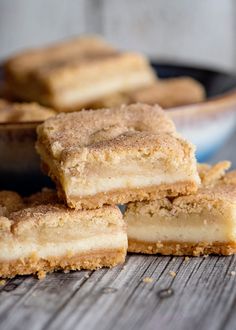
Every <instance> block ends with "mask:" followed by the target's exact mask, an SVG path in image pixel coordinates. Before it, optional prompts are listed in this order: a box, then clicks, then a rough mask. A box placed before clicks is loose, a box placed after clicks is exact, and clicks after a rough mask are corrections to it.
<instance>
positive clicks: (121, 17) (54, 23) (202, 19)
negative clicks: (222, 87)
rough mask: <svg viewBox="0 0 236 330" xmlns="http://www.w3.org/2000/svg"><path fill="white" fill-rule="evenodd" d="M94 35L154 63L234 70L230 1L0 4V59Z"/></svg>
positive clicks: (6, 0) (235, 7)
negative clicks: (56, 42) (54, 42)
mask: <svg viewBox="0 0 236 330" xmlns="http://www.w3.org/2000/svg"><path fill="white" fill-rule="evenodd" d="M83 33H98V34H101V35H103V36H105V38H106V39H107V40H108V41H110V42H112V43H113V44H114V45H116V46H117V47H119V48H121V49H133V50H138V51H142V52H144V53H145V54H148V55H149V56H150V57H151V58H153V59H158V60H159V61H165V62H167V61H171V62H180V63H185V64H187V63H189V64H195V65H198V66H201V67H208V68H217V69H220V70H227V71H236V1H234V0H223V1H222V0H198V1H190V0H178V1H173V0H145V1H143V0H129V1H127V0H118V1H117V0H69V1H68V0H20V1H19V0H0V41H1V42H0V58H1V59H4V58H5V57H7V56H8V55H9V54H12V52H16V51H19V50H21V49H24V48H28V47H32V46H38V45H43V44H45V43H50V42H53V41H58V40H61V39H65V38H67V37H71V36H74V35H78V34H83Z"/></svg>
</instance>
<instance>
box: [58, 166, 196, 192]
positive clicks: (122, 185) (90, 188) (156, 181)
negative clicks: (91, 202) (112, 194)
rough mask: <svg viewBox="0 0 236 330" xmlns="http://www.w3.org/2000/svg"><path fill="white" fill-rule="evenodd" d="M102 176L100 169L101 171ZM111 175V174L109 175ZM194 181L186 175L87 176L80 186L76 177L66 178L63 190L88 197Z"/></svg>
mask: <svg viewBox="0 0 236 330" xmlns="http://www.w3.org/2000/svg"><path fill="white" fill-rule="evenodd" d="M101 174H102V169H101ZM111 175H112V174H111ZM188 180H189V181H196V180H197V177H196V179H195V177H194V176H193V175H189V176H188V175H187V174H186V173H184V174H183V173H177V172H176V173H175V174H174V175H167V174H158V173H155V172H152V173H147V172H146V173H144V174H143V175H135V170H134V173H133V174H131V173H130V174H127V175H121V176H114V175H113V176H107V177H98V176H89V177H87V178H85V179H84V183H83V184H81V182H80V179H77V178H76V177H68V178H67V180H66V181H65V185H64V189H65V192H66V194H67V195H70V196H75V197H76V196H90V195H95V194H97V193H100V192H108V191H114V190H117V189H131V188H143V187H151V186H154V185H161V184H174V183H177V182H184V181H188Z"/></svg>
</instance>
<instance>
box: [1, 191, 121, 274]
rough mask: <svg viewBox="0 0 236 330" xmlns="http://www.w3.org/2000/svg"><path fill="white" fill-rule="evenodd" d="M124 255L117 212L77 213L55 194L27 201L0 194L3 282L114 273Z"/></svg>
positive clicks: (46, 193) (110, 208) (106, 208)
mask: <svg viewBox="0 0 236 330" xmlns="http://www.w3.org/2000/svg"><path fill="white" fill-rule="evenodd" d="M126 251H127V233H126V225H125V223H124V221H123V219H122V214H121V212H120V211H119V209H118V208H117V207H115V206H104V207H103V208H100V209H96V210H81V211H76V210H71V209H68V208H67V207H65V206H64V205H63V204H60V203H59V201H58V199H57V196H56V193H55V192H52V191H43V192H42V193H38V194H36V195H34V196H31V197H29V198H27V199H25V200H23V199H22V198H21V197H20V196H19V195H18V194H16V193H14V192H9V191H2V192H0V277H3V278H4V277H6V278H11V277H14V276H16V275H27V274H38V276H39V277H43V276H45V274H46V273H47V272H52V271H56V270H64V271H68V270H79V269H89V270H93V269H97V268H100V267H112V266H115V265H117V264H120V263H123V262H124V261H125V256H126Z"/></svg>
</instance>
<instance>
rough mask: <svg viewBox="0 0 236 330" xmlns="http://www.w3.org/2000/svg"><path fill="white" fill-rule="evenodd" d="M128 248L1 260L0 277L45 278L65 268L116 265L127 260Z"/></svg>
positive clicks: (90, 268)
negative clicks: (28, 276) (31, 275)
mask: <svg viewBox="0 0 236 330" xmlns="http://www.w3.org/2000/svg"><path fill="white" fill-rule="evenodd" d="M126 252H127V251H126V249H123V248H120V249H116V250H104V251H101V250H100V251H96V252H92V253H88V254H85V253H84V254H78V255H75V256H71V257H70V256H64V257H50V258H47V259H42V258H38V257H37V255H36V254H33V255H31V256H30V257H29V258H24V259H19V260H12V261H9V262H7V261H5V262H0V277H2V278H12V277H14V276H16V275H30V274H37V276H38V277H39V278H44V277H45V275H46V273H49V272H53V271H57V270H63V271H70V270H81V269H86V270H95V269H98V268H102V267H109V268H110V267H114V266H116V265H118V264H121V263H123V262H124V261H125V257H126Z"/></svg>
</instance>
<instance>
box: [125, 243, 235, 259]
mask: <svg viewBox="0 0 236 330" xmlns="http://www.w3.org/2000/svg"><path fill="white" fill-rule="evenodd" d="M128 252H134V253H145V254H162V255H174V256H196V257H197V256H201V255H208V254H220V255H231V254H234V253H236V242H226V243H223V242H222V243H221V242H212V243H207V242H199V243H191V242H184V243H181V242H163V243H162V242H156V243H151V242H144V241H137V240H132V239H129V246H128Z"/></svg>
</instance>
